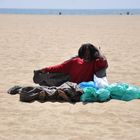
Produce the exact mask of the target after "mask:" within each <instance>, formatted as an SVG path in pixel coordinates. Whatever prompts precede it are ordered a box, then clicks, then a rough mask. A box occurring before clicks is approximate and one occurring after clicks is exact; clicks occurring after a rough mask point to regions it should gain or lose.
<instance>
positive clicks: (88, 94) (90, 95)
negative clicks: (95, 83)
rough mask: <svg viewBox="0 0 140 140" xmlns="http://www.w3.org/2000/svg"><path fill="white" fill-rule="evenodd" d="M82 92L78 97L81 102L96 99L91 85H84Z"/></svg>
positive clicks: (94, 90)
mask: <svg viewBox="0 0 140 140" xmlns="http://www.w3.org/2000/svg"><path fill="white" fill-rule="evenodd" d="M83 91H84V93H83V94H82V95H81V97H80V101H82V102H94V101H97V94H96V89H95V88H92V87H85V88H84V89H83Z"/></svg>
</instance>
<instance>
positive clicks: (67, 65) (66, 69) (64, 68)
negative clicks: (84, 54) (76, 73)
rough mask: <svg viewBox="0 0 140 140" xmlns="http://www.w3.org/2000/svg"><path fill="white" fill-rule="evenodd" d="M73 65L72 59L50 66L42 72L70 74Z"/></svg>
mask: <svg viewBox="0 0 140 140" xmlns="http://www.w3.org/2000/svg"><path fill="white" fill-rule="evenodd" d="M71 64H72V59H70V60H67V61H65V62H63V63H62V64H59V65H55V66H49V67H45V68H43V69H41V71H42V72H44V73H46V72H62V73H69V69H70V67H71Z"/></svg>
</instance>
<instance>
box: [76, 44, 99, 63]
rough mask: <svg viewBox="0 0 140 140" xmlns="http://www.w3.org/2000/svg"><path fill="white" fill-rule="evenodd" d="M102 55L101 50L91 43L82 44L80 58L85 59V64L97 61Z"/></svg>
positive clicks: (79, 51) (79, 52)
mask: <svg viewBox="0 0 140 140" xmlns="http://www.w3.org/2000/svg"><path fill="white" fill-rule="evenodd" d="M99 55H100V52H99V50H98V49H97V48H96V47H95V46H94V45H92V44H90V43H85V44H82V45H81V47H80V48H79V50H78V57H80V58H81V59H83V60H84V61H85V62H89V61H91V60H95V59H96V58H98V57H99Z"/></svg>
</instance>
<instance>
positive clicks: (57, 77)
mask: <svg viewBox="0 0 140 140" xmlns="http://www.w3.org/2000/svg"><path fill="white" fill-rule="evenodd" d="M69 80H70V76H69V75H68V74H64V73H50V72H47V73H42V72H40V71H34V76H33V81H34V83H36V84H39V85H41V86H42V85H43V86H60V85H61V84H63V83H65V82H67V81H69Z"/></svg>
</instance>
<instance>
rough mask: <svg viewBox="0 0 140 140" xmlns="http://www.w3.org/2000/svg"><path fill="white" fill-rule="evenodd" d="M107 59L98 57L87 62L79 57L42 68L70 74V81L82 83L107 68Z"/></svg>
mask: <svg viewBox="0 0 140 140" xmlns="http://www.w3.org/2000/svg"><path fill="white" fill-rule="evenodd" d="M107 67H108V64H107V60H106V59H104V58H98V59H96V60H92V61H90V62H85V61H84V60H83V59H81V58H79V57H75V58H72V59H70V60H67V61H65V62H63V63H62V64H59V65H55V66H50V67H46V68H44V69H42V70H43V71H44V72H62V73H65V74H69V75H70V82H74V83H80V82H88V81H92V80H93V75H94V73H95V72H96V71H99V70H101V69H103V68H107Z"/></svg>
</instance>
